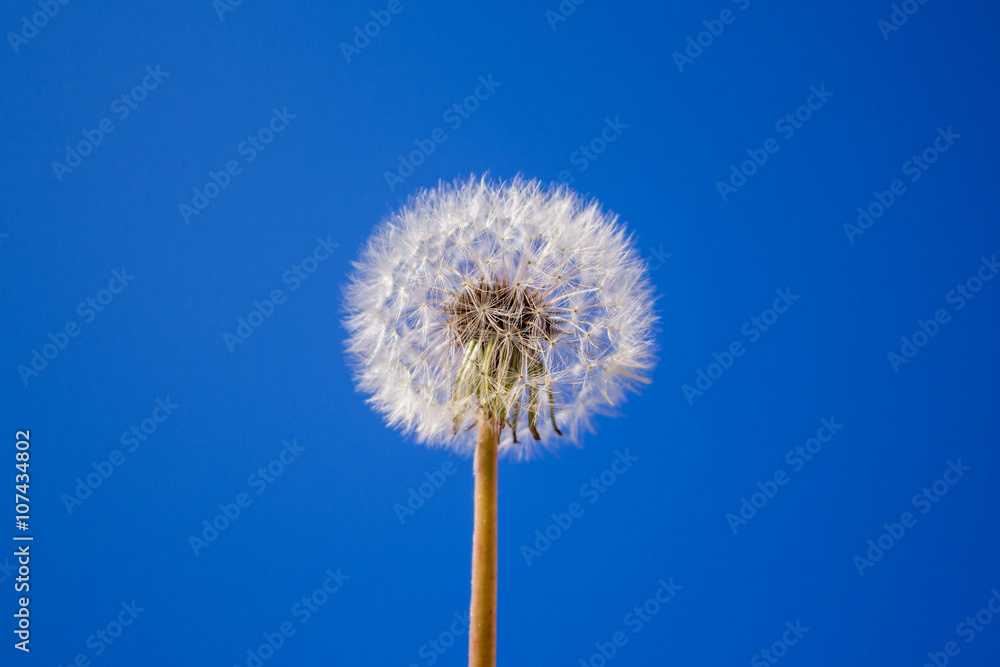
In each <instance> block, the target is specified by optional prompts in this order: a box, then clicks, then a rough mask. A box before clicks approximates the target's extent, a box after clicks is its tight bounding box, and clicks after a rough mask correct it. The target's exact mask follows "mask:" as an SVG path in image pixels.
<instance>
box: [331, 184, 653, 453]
mask: <svg viewBox="0 0 1000 667" xmlns="http://www.w3.org/2000/svg"><path fill="white" fill-rule="evenodd" d="M345 307H346V308H345V309H346V311H347V315H346V318H345V320H344V324H345V326H346V328H347V330H348V332H349V335H348V340H347V350H348V354H349V357H350V358H351V360H352V362H353V365H354V368H355V379H356V382H357V385H358V388H359V389H360V390H361V391H362V392H364V393H366V394H368V395H369V399H368V400H369V402H370V403H371V404H372V405H373V406H374V408H375V409H376V410H377V411H378V412H379V413H381V414H382V415H383V417H384V418H385V419H386V421H387V422H388V423H389V424H390V425H392V426H394V427H398V428H400V429H402V430H403V431H404V432H406V433H412V434H413V435H414V436H415V437H416V439H417V440H418V441H419V442H422V443H425V444H429V445H433V446H446V447H450V448H453V449H454V450H456V451H459V452H471V451H472V450H473V449H474V447H475V442H476V433H475V431H474V430H470V429H471V427H472V426H474V425H475V423H476V420H477V418H478V417H479V415H480V414H481V413H483V412H485V413H487V414H488V415H490V416H492V417H493V418H494V419H496V420H497V422H498V423H500V424H502V426H503V428H502V430H501V433H500V452H501V454H505V455H509V456H514V457H517V458H526V457H529V456H531V454H532V453H534V452H535V451H537V446H538V445H541V446H542V447H546V448H549V449H555V448H556V447H558V446H559V445H560V444H562V443H564V442H571V443H575V444H579V442H580V438H581V436H582V434H583V432H585V431H592V430H593V426H592V424H593V417H594V416H595V415H597V414H609V413H614V412H615V411H616V410H617V409H618V407H619V406H620V404H621V403H622V402H623V400H624V398H625V395H626V394H627V393H628V392H630V391H634V390H636V389H637V388H638V386H639V385H640V384H643V383H646V382H648V381H649V376H650V374H651V373H652V369H653V365H654V362H655V357H654V352H655V345H654V338H653V336H654V327H655V325H656V316H655V314H654V312H653V295H652V289H651V287H650V284H649V280H648V275H647V270H646V266H645V262H644V261H643V260H642V259H641V258H640V257H639V255H638V253H637V252H636V250H635V248H634V246H633V243H632V241H631V239H630V238H629V237H627V236H626V233H625V231H624V229H623V228H622V226H620V225H619V224H618V223H617V218H616V217H615V216H614V215H612V214H609V213H606V212H604V211H602V210H601V208H600V207H599V205H598V204H597V203H595V202H586V201H585V200H584V199H583V198H581V197H580V196H579V195H577V194H576V193H574V192H572V191H571V190H569V189H568V188H566V187H565V186H561V187H550V188H543V187H542V185H541V184H540V183H539V182H538V181H534V180H525V179H522V178H515V179H513V180H511V181H508V182H495V181H489V180H487V179H486V178H481V179H470V180H468V181H456V182H455V183H452V184H442V185H439V187H437V188H434V189H429V190H423V191H421V192H419V193H418V194H417V195H415V196H414V197H412V198H411V199H410V200H409V201H408V203H407V204H406V205H405V206H404V207H403V208H401V209H400V210H398V211H396V212H395V213H393V214H392V215H390V216H389V218H388V219H387V220H385V221H384V222H383V223H382V224H381V225H380V226H379V227H378V228H377V229H376V230H375V232H374V233H373V234H372V236H371V238H370V239H369V240H368V243H367V246H366V247H365V248H364V249H363V250H362V252H361V256H360V258H359V259H358V260H357V261H356V262H355V263H354V272H353V274H352V276H351V278H350V282H349V284H348V286H347V288H346V289H345Z"/></svg>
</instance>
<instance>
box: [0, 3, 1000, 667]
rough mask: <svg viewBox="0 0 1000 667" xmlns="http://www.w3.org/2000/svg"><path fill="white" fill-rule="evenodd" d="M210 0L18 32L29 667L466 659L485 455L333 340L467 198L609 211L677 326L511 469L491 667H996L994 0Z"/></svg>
mask: <svg viewBox="0 0 1000 667" xmlns="http://www.w3.org/2000/svg"><path fill="white" fill-rule="evenodd" d="M223 2H224V0H220V1H219V2H215V3H212V2H209V1H207V0H203V1H201V2H197V3H160V4H157V5H155V6H154V5H148V4H141V5H136V4H134V3H120V2H108V3H103V4H101V5H100V6H96V5H89V4H87V3H81V2H69V3H67V4H61V3H59V2H57V1H55V0H51V1H47V0H41V2H38V1H37V0H36V1H34V2H29V1H27V0H16V1H15V2H13V3H8V5H7V6H6V7H5V8H4V9H3V11H2V12H0V27H2V29H3V33H4V34H5V40H4V41H5V44H4V45H3V46H0V52H2V55H0V91H2V96H0V107H2V118H3V120H4V122H3V123H2V124H0V154H2V158H3V161H2V170H3V171H2V173H0V176H2V180H0V183H2V186H0V192H2V194H3V202H4V215H3V216H2V218H0V234H2V236H0V280H2V284H3V286H4V288H5V289H4V290H3V294H4V300H5V312H6V316H5V321H6V326H5V327H4V328H3V339H2V345H0V349H2V355H3V363H2V365H0V368H2V370H3V372H2V373H0V391H2V396H3V398H4V400H3V412H2V416H3V419H2V425H3V428H4V429H5V431H4V433H5V435H4V442H6V443H7V444H6V445H4V447H3V448H0V456H5V457H9V458H8V460H9V461H10V465H9V466H8V467H7V468H6V470H7V473H6V476H5V477H4V478H3V482H4V483H5V484H8V485H9V486H8V487H7V489H8V492H9V494H10V495H13V492H12V491H11V490H10V487H11V486H14V485H15V477H14V476H15V474H17V473H18V471H17V470H16V469H15V468H14V467H13V464H14V463H15V462H16V461H15V452H16V449H15V443H16V439H15V434H16V431H17V430H19V429H27V430H30V455H31V458H30V493H29V496H30V500H31V513H30V515H31V519H30V522H31V525H30V530H29V531H27V532H28V533H30V534H31V535H33V536H34V538H35V541H34V542H33V543H32V546H31V550H32V556H31V564H30V567H31V572H30V586H31V589H30V606H29V608H30V613H31V616H30V618H31V625H30V628H31V643H30V647H31V652H30V655H25V654H24V653H23V652H22V651H18V650H16V649H15V648H14V647H13V643H14V640H13V637H12V632H11V631H12V630H13V629H14V619H13V616H12V614H13V613H14V612H15V611H16V609H17V606H18V602H17V598H18V597H19V596H20V595H21V593H17V592H15V590H14V585H15V583H16V581H15V579H16V573H14V570H13V569H12V567H11V563H12V562H13V561H14V557H13V556H6V557H3V558H0V578H2V580H0V591H2V594H0V600H2V601H3V602H2V605H3V609H4V610H6V611H4V616H5V617H6V618H7V621H6V623H7V627H6V628H4V632H5V636H7V638H8V644H7V646H5V647H3V648H2V649H0V650H2V651H3V652H4V654H5V656H6V657H4V658H3V660H2V662H3V664H12V665H14V664H39V665H41V664H45V665H70V664H80V665H84V664H87V663H90V664H93V665H101V666H112V665H135V664H158V665H167V664H174V663H175V662H178V661H183V662H186V663H188V664H197V665H210V664H218V665H246V666H248V667H249V665H253V664H255V661H257V660H260V661H261V662H262V663H263V664H266V665H313V664H351V665H380V666H381V665H400V666H402V667H408V666H410V665H420V666H423V665H431V664H436V665H445V666H446V665H461V664H465V660H466V658H465V656H466V641H467V639H466V634H465V629H464V620H463V615H464V614H465V612H466V610H467V607H468V597H469V566H470V539H471V533H472V516H471V513H472V475H471V464H470V461H469V460H466V459H463V458H461V457H459V456H455V455H450V454H448V453H447V452H445V451H442V450H435V449H428V448H425V447H422V446H418V445H416V444H414V443H413V442H410V441H409V440H407V439H406V438H405V437H403V436H401V435H400V434H398V433H396V432H394V431H392V430H390V429H387V428H386V427H385V426H384V425H383V424H381V423H380V421H379V419H378V417H377V416H376V415H375V414H374V413H373V412H372V411H371V410H370V409H369V408H368V407H367V406H366V405H365V404H364V399H363V397H362V396H360V395H358V394H356V393H355V392H354V390H353V385H352V381H351V378H350V375H349V372H348V369H347V366H346V364H345V361H344V358H343V338H344V335H345V334H344V330H343V329H342V327H341V326H340V321H339V320H340V317H341V287H342V285H343V284H344V283H345V280H346V275H347V272H348V271H349V270H350V261H351V260H352V258H353V257H354V256H355V255H356V253H357V251H358V249H359V247H360V246H361V244H362V243H363V241H364V239H365V237H366V236H367V235H368V234H369V232H370V231H371V229H372V227H373V226H374V225H375V224H376V223H377V222H379V221H380V220H381V219H382V218H383V217H384V216H385V215H387V214H388V213H389V212H390V211H392V210H394V209H395V208H396V207H397V206H399V205H400V204H401V203H402V202H404V201H405V199H406V197H407V196H408V195H410V194H412V193H413V192H415V191H416V190H418V189H419V188H423V187H432V186H434V185H436V184H437V183H438V182H439V181H442V180H443V181H451V180H453V179H455V178H459V177H463V178H464V177H467V176H469V175H470V174H481V173H484V172H489V173H490V174H491V175H492V176H493V177H495V178H500V179H507V178H511V177H513V176H515V175H517V174H523V175H525V176H527V177H530V178H538V179H540V180H542V181H544V182H566V183H569V184H570V186H571V187H572V188H573V189H575V190H577V191H578V192H581V193H583V194H585V195H587V196H589V197H593V198H596V199H597V200H599V201H600V202H601V203H602V205H603V206H605V207H606V208H607V209H608V210H610V211H614V212H615V213H617V214H618V215H619V216H620V219H621V220H622V221H623V222H624V223H625V224H626V225H627V226H628V228H629V229H630V230H631V231H632V232H633V233H634V234H635V237H636V242H637V245H638V247H639V249H640V250H641V252H642V253H643V255H644V256H646V257H647V259H648V260H649V262H650V267H651V274H650V275H651V279H652V282H653V283H654V284H655V286H656V291H657V295H658V301H657V306H658V309H659V312H660V316H661V331H660V332H659V333H658V343H659V347H660V353H659V355H660V362H659V365H658V367H657V370H656V372H655V375H654V381H653V383H652V385H650V386H649V387H648V388H647V389H646V390H645V391H644V392H643V393H642V395H640V396H636V397H634V398H632V399H631V400H630V401H629V403H628V404H627V405H626V406H625V408H624V415H623V416H622V417H620V418H617V419H613V420H612V419H602V420H600V421H599V423H598V430H597V433H596V434H594V435H592V436H588V437H587V438H586V440H585V442H584V443H583V445H584V446H583V447H582V448H579V449H577V448H566V449H563V450H561V451H560V452H558V454H557V455H551V454H550V455H546V456H545V457H543V458H541V459H540V460H535V461H531V462H528V463H513V462H502V463H501V467H500V491H499V493H500V503H501V505H500V526H499V532H500V553H499V556H500V578H499V582H500V583H499V591H500V592H499V664H502V665H506V664H510V665H515V664H516V665H525V664H527V665H541V664H545V665H574V666H575V665H580V664H583V665H594V666H595V667H597V666H599V665H602V664H605V663H606V664H608V665H653V664H687V665H692V664H698V665H730V664H750V665H754V666H756V665H770V664H777V662H780V663H781V664H782V665H789V666H790V665H842V664H845V663H850V664H854V665H887V664H890V665H897V664H898V665H915V666H916V665H923V664H925V663H928V662H929V661H931V660H932V659H936V660H939V661H940V660H941V659H943V658H942V656H944V657H947V658H948V660H949V661H952V662H953V664H961V665H966V666H971V665H993V664H995V662H996V656H997V655H1000V622H997V620H998V619H994V612H993V611H991V609H990V607H991V606H992V608H993V609H996V610H998V611H1000V594H997V593H996V591H998V590H1000V571H998V569H997V567H996V563H997V550H998V546H1000V545H998V543H997V539H996V531H995V530H994V529H993V527H992V526H993V525H994V523H995V522H994V521H993V517H994V516H995V514H996V511H997V509H998V503H1000V491H998V486H997V484H996V483H995V480H996V478H997V475H998V473H1000V455H998V454H997V448H996V445H997V435H996V434H997V408H996V406H997V400H998V398H1000V391H998V389H997V385H996V382H995V377H996V372H997V369H998V367H1000V352H998V349H997V346H996V334H997V326H998V324H1000V317H998V308H997V306H998V303H1000V281H996V280H992V278H993V277H994V274H995V273H996V272H997V271H998V268H1000V267H997V265H996V256H997V254H1000V233H998V231H997V225H996V221H997V220H996V211H995V202H994V203H991V202H993V201H994V199H995V193H996V178H997V176H998V172H997V155H1000V133H998V130H997V123H996V120H995V115H996V113H995V112H996V108H997V103H998V101H1000V100H998V96H997V90H998V88H997V83H998V75H997V68H996V62H997V61H998V58H997V56H998V53H997V48H998V47H997V42H996V38H995V36H996V34H997V31H998V29H1000V12H998V10H997V8H996V6H995V5H994V4H992V3H984V2H967V3H959V4H957V5H954V4H948V3H944V2H939V1H935V0H930V1H929V2H925V3H923V4H921V3H918V2H916V0H908V2H903V3H897V5H893V3H889V2H887V3H885V4H883V3H878V2H875V3H872V2H857V1H852V0H848V1H847V2H842V3H837V4H829V3H828V4H823V5H810V6H794V7H793V6H780V7H779V6H778V5H776V4H769V3H763V2H758V1H757V0H736V1H733V2H730V1H729V0H716V2H700V1H699V2H693V3H684V4H681V3H667V4H666V5H664V4H662V3H639V4H625V5H620V4H614V3H608V2H600V1H598V0H590V1H588V2H582V3H581V4H576V3H574V2H571V1H570V0H566V1H565V2H562V3H561V4H560V3H558V2H556V0H552V1H551V2H539V3H529V2H508V3H502V4H494V5H487V6H479V5H475V4H469V3H430V4H429V3H419V2H410V1H408V0H394V1H393V2H375V3H366V2H355V1H351V2H344V3H336V4H335V5H332V6H331V5H329V4H327V3H319V2H297V3H291V4H288V3H285V4H281V5H276V4H272V5H265V4H263V3H254V2H242V3H240V4H222V3H223ZM896 7H898V9H896ZM46 12H48V13H46ZM366 30H367V31H368V34H367V35H366V34H365V31H366ZM991 206H993V207H994V208H990V207H991ZM859 209H860V211H859ZM8 502H10V501H8ZM408 503H409V507H410V508H411V509H412V514H411V513H409V512H403V511H401V509H400V508H402V507H404V506H407V505H408ZM9 509H10V510H11V511H13V508H9ZM570 519H572V523H569V520H570ZM11 522H12V523H11V524H8V525H9V526H10V528H9V530H10V537H13V536H14V534H15V533H19V531H17V530H16V529H15V527H14V526H13V518H11ZM213 524H214V525H213ZM546 535H548V537H546ZM10 537H8V538H3V539H7V540H10ZM869 541H870V542H869ZM9 545H11V546H10V548H9V549H5V550H4V551H5V552H7V553H11V554H13V551H14V549H15V548H16V547H15V546H14V545H15V542H14V541H13V540H10V541H9ZM977 614H978V620H977ZM987 619H988V620H987ZM977 628H978V629H977ZM262 646H263V647H264V648H263V649H261V647H262ZM765 652H766V653H765ZM949 652H950V653H949ZM935 656H936V657H935ZM932 664H933V663H932ZM950 664H951V663H950Z"/></svg>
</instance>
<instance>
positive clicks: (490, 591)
mask: <svg viewBox="0 0 1000 667" xmlns="http://www.w3.org/2000/svg"><path fill="white" fill-rule="evenodd" d="M499 435H500V434H499V427H498V424H497V419H496V417H495V416H492V415H490V414H488V411H487V410H483V411H482V412H481V413H480V417H479V441H478V443H477V444H476V453H475V463H474V464H473V466H474V467H473V472H474V474H475V478H476V481H475V527H474V528H473V531H472V604H471V607H470V611H469V623H470V624H469V667H495V665H496V656H497V639H496V638H497V446H498V441H499Z"/></svg>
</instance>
